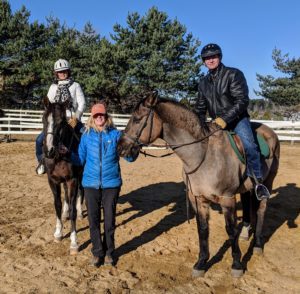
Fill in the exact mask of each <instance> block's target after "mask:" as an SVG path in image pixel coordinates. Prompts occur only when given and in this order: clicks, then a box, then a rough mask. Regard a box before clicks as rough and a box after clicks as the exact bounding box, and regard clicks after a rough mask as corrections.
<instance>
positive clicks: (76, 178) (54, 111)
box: [43, 98, 83, 255]
mask: <svg viewBox="0 0 300 294" xmlns="http://www.w3.org/2000/svg"><path fill="white" fill-rule="evenodd" d="M68 104H69V102H68V101H66V102H58V103H49V101H48V99H47V98H46V99H44V105H45V112H44V115H43V126H44V127H43V132H44V135H45V137H44V143H43V154H44V163H45V166H46V171H47V175H48V182H49V185H50V188H51V190H52V193H53V196H54V205H55V212H56V229H55V233H54V240H55V241H56V242H59V241H61V240H62V237H63V223H62V221H63V219H66V218H68V217H69V218H70V221H71V234H70V239H71V245H70V254H71V255H74V254H77V252H78V244H77V235H76V217H77V210H78V212H79V214H81V201H80V197H79V198H78V199H77V195H78V188H79V187H80V180H81V176H82V167H80V166H75V165H73V164H72V162H71V150H74V149H76V145H78V144H79V138H78V137H77V135H76V134H75V131H74V130H73V128H72V127H70V126H69V125H68V123H67V119H66V109H67V108H70V107H69V105H68ZM61 184H63V187H64V190H65V206H64V209H63V210H64V211H62V201H61ZM80 196H81V197H82V196H83V194H81V195H80ZM76 200H77V210H76Z"/></svg>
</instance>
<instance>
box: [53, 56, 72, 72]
mask: <svg viewBox="0 0 300 294" xmlns="http://www.w3.org/2000/svg"><path fill="white" fill-rule="evenodd" d="M63 70H70V64H69V62H68V61H67V60H65V59H58V60H57V61H56V62H55V63H54V71H55V72H59V71H63Z"/></svg>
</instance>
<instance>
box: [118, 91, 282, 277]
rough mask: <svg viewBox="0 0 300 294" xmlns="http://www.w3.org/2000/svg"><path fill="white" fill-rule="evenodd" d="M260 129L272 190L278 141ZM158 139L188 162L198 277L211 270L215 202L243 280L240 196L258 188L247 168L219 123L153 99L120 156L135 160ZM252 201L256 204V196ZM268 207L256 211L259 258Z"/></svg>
mask: <svg viewBox="0 0 300 294" xmlns="http://www.w3.org/2000/svg"><path fill="white" fill-rule="evenodd" d="M205 127H206V128H205ZM207 128H208V130H207ZM255 129H256V131H257V132H258V133H259V134H261V135H262V136H263V137H264V138H265V140H266V142H267V144H268V145H269V148H270V156H269V157H268V158H267V159H265V160H264V161H263V174H264V184H265V185H266V186H267V187H268V189H269V190H270V191H271V190H272V184H273V180H274V178H275V176H276V173H277V170H278V165H279V153H280V145H279V141H278V137H277V135H276V134H275V133H274V132H273V130H271V129H270V128H268V127H267V126H265V125H262V124H256V125H255ZM157 138H161V139H163V140H164V141H166V142H167V144H168V145H169V147H171V148H172V149H173V150H174V152H175V153H176V154H177V155H178V156H179V158H180V159H181V160H182V163H183V171H184V180H185V183H186V184H187V185H188V187H187V188H188V190H189V195H188V197H189V201H190V203H191V204H192V207H193V209H194V211H195V214H196V221H197V228H198V235H199V247H200V252H199V258H198V261H197V262H196V264H195V265H194V268H193V275H194V276H203V275H204V273H205V271H206V269H207V268H208V263H207V262H208V260H209V247H208V235H209V227H208V218H209V204H210V202H215V203H219V204H220V206H221V207H222V211H223V214H224V217H225V224H226V231H227V233H228V235H229V240H230V244H231V248H232V257H233V263H232V275H233V276H235V277H239V276H241V275H242V274H243V272H244V269H243V265H242V263H241V251H240V248H239V245H238V236H239V230H238V226H237V217H236V209H235V206H236V199H235V194H236V193H243V194H249V197H250V193H249V191H253V184H252V182H251V180H250V179H249V178H245V177H244V175H245V168H246V167H245V165H244V164H243V163H241V162H240V160H239V159H238V157H237V155H236V154H235V152H234V150H233V148H232V147H231V145H230V142H229V139H228V136H227V134H226V132H224V131H222V130H220V129H218V128H217V127H216V125H215V124H214V123H209V124H206V125H205V126H204V124H203V123H200V121H199V119H198V117H197V116H196V114H194V113H193V112H192V111H190V110H188V109H187V108H186V107H184V106H183V105H181V104H179V103H177V102H173V101H170V100H166V99H159V98H158V97H157V95H156V94H151V95H149V96H148V97H147V98H145V99H144V100H143V101H141V102H140V103H139V104H138V105H137V107H136V108H135V110H134V112H133V114H132V116H131V118H130V120H129V122H128V124H127V126H126V129H125V132H124V134H123V136H122V138H121V139H120V141H119V144H118V151H119V154H120V156H127V155H133V153H136V152H138V151H139V146H141V145H142V144H144V145H149V144H150V143H152V142H153V141H154V140H155V139H157ZM152 145H154V144H152ZM252 196H253V195H252ZM251 199H254V200H253V201H257V200H256V198H255V196H254V197H251ZM266 202H267V200H266V199H263V200H261V201H260V202H258V201H257V206H256V209H257V211H256V217H255V218H256V230H255V236H254V252H257V253H262V248H263V240H262V226H263V221H264V215H265V210H266V204H267V203H266Z"/></svg>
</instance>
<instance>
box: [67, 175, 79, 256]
mask: <svg viewBox="0 0 300 294" xmlns="http://www.w3.org/2000/svg"><path fill="white" fill-rule="evenodd" d="M77 187H78V186H77V180H76V179H72V180H70V181H68V182H67V188H68V195H69V197H68V199H69V208H70V221H71V234H70V239H71V245H70V254H71V255H76V254H77V253H78V244H77V233H76V217H77V211H76V198H77V192H78V189H77Z"/></svg>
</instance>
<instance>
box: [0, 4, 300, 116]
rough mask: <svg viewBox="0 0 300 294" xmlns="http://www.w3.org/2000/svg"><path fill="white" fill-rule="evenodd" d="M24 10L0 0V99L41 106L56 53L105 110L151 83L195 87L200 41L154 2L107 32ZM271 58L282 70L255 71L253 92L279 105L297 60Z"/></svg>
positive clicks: (180, 96) (289, 91)
mask: <svg viewBox="0 0 300 294" xmlns="http://www.w3.org/2000/svg"><path fill="white" fill-rule="evenodd" d="M29 17H30V12H29V11H28V10H27V9H26V7H25V6H23V7H21V8H20V9H19V10H18V11H16V12H14V13H13V12H12V10H11V7H10V4H9V1H7V0H0V40H1V42H0V107H17V108H20V107H30V108H34V107H35V108H41V107H42V106H41V104H40V102H41V100H42V97H44V96H45V95H46V94H47V91H48V88H49V86H50V84H51V82H52V80H53V64H54V62H55V61H56V60H57V59H59V58H64V59H67V60H68V61H69V62H70V64H71V67H72V76H73V77H74V79H75V80H77V81H78V82H79V83H80V84H81V86H82V88H83V90H84V93H85V95H86V97H87V100H88V104H89V103H91V102H93V101H95V100H98V99H105V100H106V101H107V102H108V104H109V108H110V111H115V112H124V113H128V112H131V110H132V108H133V107H134V106H135V105H136V103H137V102H138V101H139V100H140V99H141V98H142V97H144V96H145V95H146V94H147V93H148V92H151V91H153V90H158V91H159V93H160V95H162V96H164V97H167V98H170V99H177V100H181V101H182V102H183V103H185V104H188V102H189V100H190V98H193V97H195V95H196V93H197V82H198V79H199V76H200V75H201V65H202V62H201V58H200V55H199V52H198V50H199V46H200V41H199V40H198V39H196V38H194V37H193V35H192V33H188V32H187V30H186V27H185V26H184V25H182V24H181V23H180V22H179V21H178V20H177V19H175V20H171V19H169V18H168V16H167V14H166V13H164V12H161V11H159V10H158V9H157V8H156V7H152V8H150V9H149V11H148V12H147V13H146V14H145V15H144V16H141V15H139V14H138V13H131V14H129V15H128V17H127V19H126V25H125V26H121V25H120V24H116V25H114V27H113V29H112V30H113V32H112V33H111V34H110V39H111V40H108V39H107V38H105V37H101V35H100V34H98V33H96V31H95V29H94V28H93V26H92V24H91V23H87V24H86V25H85V27H84V29H83V30H82V31H78V30H77V29H75V28H70V27H68V26H67V25H65V24H61V23H60V21H59V20H58V19H57V18H54V17H49V18H48V19H47V20H46V22H45V23H39V22H38V21H34V22H30V21H29ZM273 59H274V61H275V67H276V69H278V70H279V71H281V72H283V73H284V75H285V76H284V77H282V78H277V79H275V78H273V77H272V76H266V77H264V76H261V75H259V74H258V75H257V78H258V80H259V82H260V88H261V90H260V91H258V92H257V94H259V95H261V96H262V97H264V98H267V99H268V100H269V101H272V102H274V103H279V104H281V105H295V104H299V102H300V95H299V91H300V80H299V79H300V78H299V76H300V60H299V59H295V58H293V59H289V58H288V56H287V55H284V56H282V55H281V52H280V50H277V49H275V50H274V51H273Z"/></svg>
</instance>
